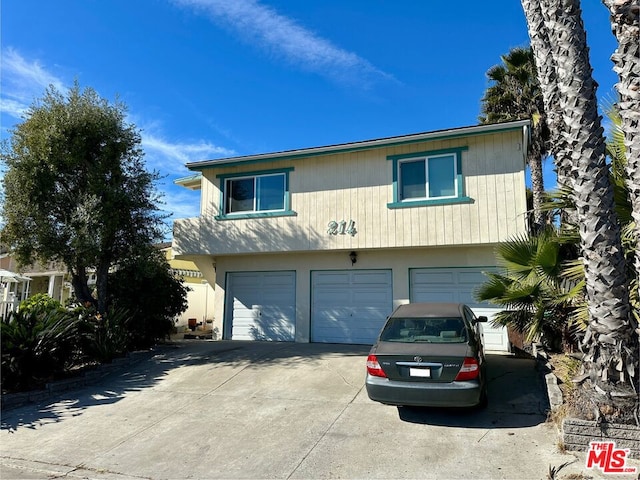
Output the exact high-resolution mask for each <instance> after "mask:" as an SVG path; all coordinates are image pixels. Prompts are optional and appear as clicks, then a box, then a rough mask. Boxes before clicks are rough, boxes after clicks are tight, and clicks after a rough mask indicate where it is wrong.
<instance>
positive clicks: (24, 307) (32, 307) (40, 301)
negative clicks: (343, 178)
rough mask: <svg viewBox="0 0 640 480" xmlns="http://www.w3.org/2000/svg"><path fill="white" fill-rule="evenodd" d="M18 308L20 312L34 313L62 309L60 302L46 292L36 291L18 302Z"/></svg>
mask: <svg viewBox="0 0 640 480" xmlns="http://www.w3.org/2000/svg"><path fill="white" fill-rule="evenodd" d="M18 310H20V311H21V312H33V313H36V314H40V313H47V312H50V311H52V310H59V311H62V310H63V307H62V304H61V303H60V302H59V301H57V300H54V299H53V298H51V297H50V296H49V295H47V294H46V293H37V294H35V295H33V296H31V297H29V298H27V299H26V300H23V301H22V302H20V305H19V307H18Z"/></svg>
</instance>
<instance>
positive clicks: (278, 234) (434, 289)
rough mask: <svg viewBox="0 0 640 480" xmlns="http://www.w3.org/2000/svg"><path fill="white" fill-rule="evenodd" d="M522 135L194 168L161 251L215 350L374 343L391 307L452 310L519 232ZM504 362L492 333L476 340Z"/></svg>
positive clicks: (439, 138) (499, 336) (392, 143)
mask: <svg viewBox="0 0 640 480" xmlns="http://www.w3.org/2000/svg"><path fill="white" fill-rule="evenodd" d="M528 135H529V122H528V121H517V122H509V123H501V124H494V125H478V126H470V127H462V128H454V129H448V130H440V131H433V132H427V133H417V134H410V135H403V136H398V137H389V138H380V139H375V140H364V141H359V142H353V143H347V144H339V145H329V146H322V147H312V148H303V149H299V150H290V151H284V152H275V153H265V154H259V155H248V156H242V157H233V158H220V159H215V160H206V161H199V162H193V163H189V164H187V167H188V168H189V169H190V170H192V171H194V172H199V175H198V174H196V175H193V176H191V177H188V178H185V179H182V180H179V181H177V183H179V184H182V185H183V186H185V187H187V188H192V189H199V190H200V191H201V207H200V216H199V217H197V218H190V219H183V220H177V221H176V222H175V225H174V240H173V250H174V253H175V255H176V256H178V258H185V259H189V260H191V261H193V262H194V263H196V265H197V266H198V268H199V270H200V271H201V272H202V273H203V275H204V277H205V278H206V279H207V280H208V281H209V282H210V283H211V284H212V285H213V284H215V292H216V293H215V294H216V299H215V302H214V305H215V322H214V323H215V326H217V327H218V328H219V330H220V332H222V336H223V338H225V339H244V340H279V341H297V342H331V343H362V344H370V343H372V342H373V341H374V339H375V337H376V335H377V333H378V332H379V329H380V328H381V325H382V324H383V323H384V320H385V318H386V317H387V316H388V315H389V314H390V313H391V312H392V310H393V309H394V307H395V306H397V305H399V304H402V303H407V302H420V301H461V302H464V303H467V304H469V305H470V306H471V307H472V308H473V309H474V310H475V311H476V312H477V313H480V314H488V315H489V316H490V315H491V314H492V313H494V312H495V311H497V310H496V309H495V307H492V306H491V305H487V304H482V303H478V302H477V301H476V300H475V299H474V298H473V291H474V289H475V288H476V287H477V286H478V285H479V284H480V283H482V282H483V281H484V276H483V273H482V272H483V271H486V270H491V269H495V268H496V260H495V256H494V247H495V245H496V244H497V243H498V242H501V241H504V240H506V239H508V238H510V237H512V236H514V235H517V234H521V233H523V232H525V231H526V194H525V157H526V155H525V154H526V150H527V142H528ZM485 342H486V343H487V348H488V349H495V350H508V348H509V346H508V338H507V334H506V332H505V329H501V328H490V327H487V328H486V330H485Z"/></svg>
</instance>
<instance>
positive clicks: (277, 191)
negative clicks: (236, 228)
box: [217, 168, 293, 220]
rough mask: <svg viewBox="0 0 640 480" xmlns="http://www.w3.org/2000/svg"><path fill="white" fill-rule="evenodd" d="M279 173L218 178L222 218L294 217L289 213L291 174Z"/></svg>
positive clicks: (279, 171) (224, 175)
mask: <svg viewBox="0 0 640 480" xmlns="http://www.w3.org/2000/svg"><path fill="white" fill-rule="evenodd" d="M291 170H293V169H292V168H291V169H282V170H278V171H267V172H256V173H243V174H231V175H226V174H223V175H218V178H220V189H221V193H222V195H221V197H222V198H221V203H222V208H221V210H222V212H224V213H223V214H222V215H220V216H218V217H217V218H218V219H219V220H223V219H227V218H245V217H256V216H262V217H264V216H279V215H291V214H293V212H291V211H290V210H289V203H290V202H289V172H290V171H291Z"/></svg>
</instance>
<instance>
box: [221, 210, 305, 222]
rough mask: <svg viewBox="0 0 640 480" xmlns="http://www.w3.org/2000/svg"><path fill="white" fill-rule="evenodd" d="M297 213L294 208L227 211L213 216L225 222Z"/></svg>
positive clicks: (290, 215)
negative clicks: (272, 210) (265, 210)
mask: <svg viewBox="0 0 640 480" xmlns="http://www.w3.org/2000/svg"><path fill="white" fill-rule="evenodd" d="M297 215H298V213H297V212H294V211H293V210H278V211H277V212H249V213H227V214H226V215H216V216H215V217H213V218H214V219H216V220H218V221H220V222H223V221H226V220H243V219H245V220H246V219H247V218H274V217H295V216H297Z"/></svg>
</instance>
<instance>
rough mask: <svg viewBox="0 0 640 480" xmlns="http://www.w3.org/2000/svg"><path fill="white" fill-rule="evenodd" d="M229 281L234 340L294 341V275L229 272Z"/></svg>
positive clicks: (231, 330) (231, 334)
mask: <svg viewBox="0 0 640 480" xmlns="http://www.w3.org/2000/svg"><path fill="white" fill-rule="evenodd" d="M228 281H229V284H228V288H227V290H228V293H227V295H228V296H229V298H230V299H231V300H229V301H230V303H231V309H230V310H231V312H230V314H229V315H230V318H229V319H228V321H230V322H231V326H230V328H229V330H228V332H229V333H228V335H229V336H230V338H231V339H233V340H273V341H294V339H295V314H296V308H295V273H294V272H238V273H230V274H229V277H228Z"/></svg>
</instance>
